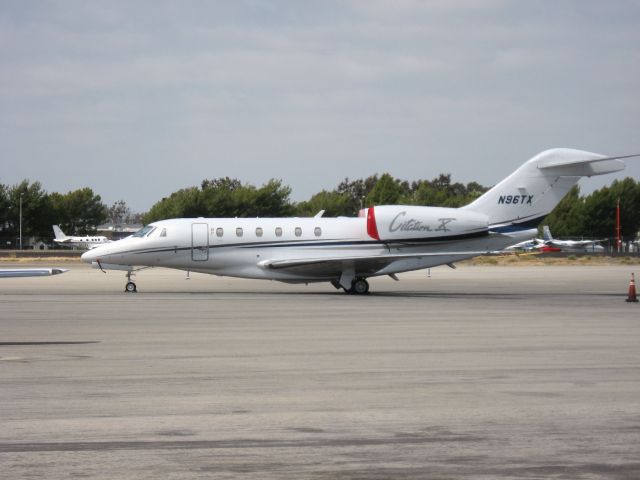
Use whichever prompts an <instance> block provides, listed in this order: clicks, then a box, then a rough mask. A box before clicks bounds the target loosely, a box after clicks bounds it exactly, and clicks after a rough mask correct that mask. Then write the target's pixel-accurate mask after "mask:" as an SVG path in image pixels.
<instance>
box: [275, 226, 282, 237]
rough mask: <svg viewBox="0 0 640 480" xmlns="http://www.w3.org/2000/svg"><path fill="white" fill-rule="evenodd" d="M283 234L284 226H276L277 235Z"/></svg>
mask: <svg viewBox="0 0 640 480" xmlns="http://www.w3.org/2000/svg"><path fill="white" fill-rule="evenodd" d="M281 236H282V228H281V227H276V237H281Z"/></svg>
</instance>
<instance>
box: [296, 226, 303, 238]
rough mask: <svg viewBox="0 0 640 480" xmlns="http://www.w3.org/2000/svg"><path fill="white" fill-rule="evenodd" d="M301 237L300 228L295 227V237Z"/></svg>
mask: <svg viewBox="0 0 640 480" xmlns="http://www.w3.org/2000/svg"><path fill="white" fill-rule="evenodd" d="M300 236H302V229H301V228H300V227H296V237H300Z"/></svg>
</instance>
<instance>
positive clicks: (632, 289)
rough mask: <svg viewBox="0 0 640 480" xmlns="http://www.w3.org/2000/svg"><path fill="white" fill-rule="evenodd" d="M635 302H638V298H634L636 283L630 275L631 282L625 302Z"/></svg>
mask: <svg viewBox="0 0 640 480" xmlns="http://www.w3.org/2000/svg"><path fill="white" fill-rule="evenodd" d="M637 301H638V297H636V281H635V279H634V277H633V273H632V274H631V281H630V282H629V296H628V297H627V302H637Z"/></svg>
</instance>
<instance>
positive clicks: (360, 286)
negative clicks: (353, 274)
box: [351, 278, 369, 295]
mask: <svg viewBox="0 0 640 480" xmlns="http://www.w3.org/2000/svg"><path fill="white" fill-rule="evenodd" d="M351 292H352V293H355V294H356V295H364V294H365V293H369V282H367V280H366V279H365V278H356V279H355V280H354V281H353V283H352V284H351Z"/></svg>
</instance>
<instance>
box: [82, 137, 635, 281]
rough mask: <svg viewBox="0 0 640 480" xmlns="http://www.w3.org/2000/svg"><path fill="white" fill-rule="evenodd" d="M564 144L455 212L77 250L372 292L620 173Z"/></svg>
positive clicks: (222, 226) (295, 221) (268, 223)
mask: <svg viewBox="0 0 640 480" xmlns="http://www.w3.org/2000/svg"><path fill="white" fill-rule="evenodd" d="M634 156H640V155H628V156H623V157H605V156H604V155H599V154H596V153H590V152H585V151H580V150H572V149H566V148H560V149H552V150H547V151H545V152H542V153H540V154H538V155H536V156H535V157H533V158H532V159H530V160H529V161H527V162H526V163H524V165H522V166H521V167H520V168H518V169H517V170H516V171H515V172H514V173H512V174H511V175H510V176H509V177H507V178H506V179H504V180H502V181H501V182H500V183H498V184H497V185H496V186H495V187H493V188H492V189H490V190H489V191H488V192H486V193H485V194H483V195H482V196H481V197H479V198H478V199H476V200H475V201H474V202H472V203H470V204H469V205H466V206H464V207H462V208H442V207H420V206H408V205H382V206H375V207H370V208H367V209H363V210H362V212H361V215H360V216H359V217H352V218H346V217H338V218H323V217H322V216H321V214H319V215H316V217H313V218H178V219H172V220H162V221H158V222H154V223H151V224H149V225H147V226H145V227H143V228H142V229H141V230H139V231H138V232H137V233H135V234H134V235H132V236H130V237H128V238H125V239H123V240H118V241H116V242H112V243H109V244H106V245H101V246H98V247H96V248H94V249H92V250H89V251H88V252H85V253H84V254H83V255H82V260H84V261H85V262H88V263H92V264H93V265H94V266H95V267H96V268H101V269H103V270H105V269H115V270H124V271H126V272H127V273H126V277H127V283H126V286H125V290H126V291H128V292H135V291H136V284H135V283H133V282H132V281H131V275H132V274H133V272H134V271H136V270H139V269H141V268H148V267H167V268H175V269H180V270H186V271H192V272H202V273H209V274H214V275H221V276H232V277H243V278H258V279H270V280H279V281H282V282H289V283H309V282H331V283H332V284H333V286H334V287H336V288H342V289H344V290H345V292H347V293H355V294H364V293H367V292H368V291H369V283H368V282H367V278H368V277H375V276H380V275H389V276H390V277H392V278H394V279H395V280H397V277H396V274H397V273H400V272H406V271H410V270H419V269H423V268H429V267H434V266H437V265H449V266H453V262H456V261H459V260H464V259H466V258H471V257H474V256H478V255H483V254H486V253H489V252H493V251H496V250H500V249H503V248H505V247H507V246H509V245H513V244H514V243H517V242H521V241H524V240H527V239H530V238H533V237H534V236H535V235H536V232H537V229H536V227H537V226H538V225H539V223H540V222H541V221H542V220H543V219H544V218H545V217H546V216H547V215H548V214H549V212H551V210H552V209H553V208H554V207H555V206H556V205H557V203H558V202H559V201H560V200H561V199H562V197H564V196H565V194H566V193H567V192H568V191H569V189H570V188H571V187H572V186H573V185H574V184H575V183H576V182H577V181H578V180H579V179H580V178H581V177H584V176H587V177H590V176H592V175H602V174H606V173H611V172H617V171H619V170H622V169H623V168H624V166H625V164H624V162H623V161H621V159H623V158H629V157H634Z"/></svg>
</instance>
